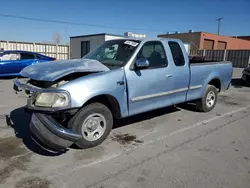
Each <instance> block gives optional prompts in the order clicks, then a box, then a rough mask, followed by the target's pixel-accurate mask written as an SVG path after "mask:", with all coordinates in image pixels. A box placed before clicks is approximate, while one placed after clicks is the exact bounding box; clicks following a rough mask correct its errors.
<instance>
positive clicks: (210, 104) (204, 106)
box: [196, 85, 218, 112]
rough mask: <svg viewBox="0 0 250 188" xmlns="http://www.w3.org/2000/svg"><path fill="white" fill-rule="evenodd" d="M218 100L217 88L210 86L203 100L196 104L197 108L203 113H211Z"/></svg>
mask: <svg viewBox="0 0 250 188" xmlns="http://www.w3.org/2000/svg"><path fill="white" fill-rule="evenodd" d="M217 98H218V91H217V89H216V87H214V86H212V85H208V86H207V88H206V90H205V92H204V95H203V96H202V98H201V99H199V100H198V101H197V102H196V108H197V109H198V110H199V111H201V112H209V111H211V110H212V109H213V108H214V107H215V105H216V103H217Z"/></svg>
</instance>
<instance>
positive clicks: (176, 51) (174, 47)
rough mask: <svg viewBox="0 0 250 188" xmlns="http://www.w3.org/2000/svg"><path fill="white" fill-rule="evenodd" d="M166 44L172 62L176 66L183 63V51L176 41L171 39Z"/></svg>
mask: <svg viewBox="0 0 250 188" xmlns="http://www.w3.org/2000/svg"><path fill="white" fill-rule="evenodd" d="M168 45H169V48H170V50H171V53H172V57H173V60H174V64H175V65H176V66H183V65H185V59H184V56H183V52H182V50H181V47H180V45H179V44H178V43H177V42H173V41H171V42H168Z"/></svg>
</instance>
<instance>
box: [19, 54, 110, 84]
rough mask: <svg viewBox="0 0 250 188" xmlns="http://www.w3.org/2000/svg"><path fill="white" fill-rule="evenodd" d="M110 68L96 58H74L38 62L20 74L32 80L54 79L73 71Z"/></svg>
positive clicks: (95, 70)
mask: <svg viewBox="0 0 250 188" xmlns="http://www.w3.org/2000/svg"><path fill="white" fill-rule="evenodd" d="M109 70H110V69H109V68H108V67H106V66H105V65H103V64H102V63H100V62H99V61H97V60H92V59H74V60H57V61H50V62H45V63H38V64H35V65H31V66H28V67H26V68H24V69H23V70H22V71H21V73H20V75H21V76H23V77H27V78H31V79H33V80H43V81H55V80H57V79H59V78H62V77H64V76H66V75H68V74H71V73H75V72H103V71H109Z"/></svg>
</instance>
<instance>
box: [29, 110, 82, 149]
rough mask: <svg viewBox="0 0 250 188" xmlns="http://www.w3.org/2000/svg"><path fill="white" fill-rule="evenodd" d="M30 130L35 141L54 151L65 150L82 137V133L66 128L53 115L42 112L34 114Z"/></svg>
mask: <svg viewBox="0 0 250 188" xmlns="http://www.w3.org/2000/svg"><path fill="white" fill-rule="evenodd" d="M30 131H31V133H32V138H33V139H34V141H35V142H37V143H38V144H39V145H42V147H45V148H46V149H48V150H52V151H63V150H65V149H66V148H68V147H69V146H71V145H72V144H73V143H74V142H76V141H77V140H79V139H81V138H82V135H80V134H77V133H74V132H72V131H71V130H69V129H66V128H65V127H63V126H62V125H61V124H59V123H58V122H56V121H55V120H54V119H53V118H52V117H51V116H49V115H45V114H41V113H33V114H32V118H31V123H30Z"/></svg>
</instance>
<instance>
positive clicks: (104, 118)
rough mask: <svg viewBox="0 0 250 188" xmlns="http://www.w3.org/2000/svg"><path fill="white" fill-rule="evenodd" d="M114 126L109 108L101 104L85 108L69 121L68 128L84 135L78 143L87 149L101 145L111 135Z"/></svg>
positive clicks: (93, 104) (92, 104)
mask: <svg viewBox="0 0 250 188" xmlns="http://www.w3.org/2000/svg"><path fill="white" fill-rule="evenodd" d="M112 126H113V115H112V113H111V111H110V110H109V108H108V107H107V106H105V105H103V104H101V103H91V104H89V105H87V106H85V107H83V108H82V109H81V110H80V111H79V112H77V114H76V115H75V116H74V117H73V118H72V119H71V120H70V121H69V124H68V127H69V128H70V129H72V130H73V131H74V132H76V133H80V134H81V135H82V137H83V138H82V139H81V140H78V141H77V142H76V145H77V146H78V147H80V148H83V149H86V148H91V147H95V146H97V145H99V144H101V143H102V142H103V141H104V140H105V139H106V137H107V136H108V135H109V133H110V131H111V130H112Z"/></svg>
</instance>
